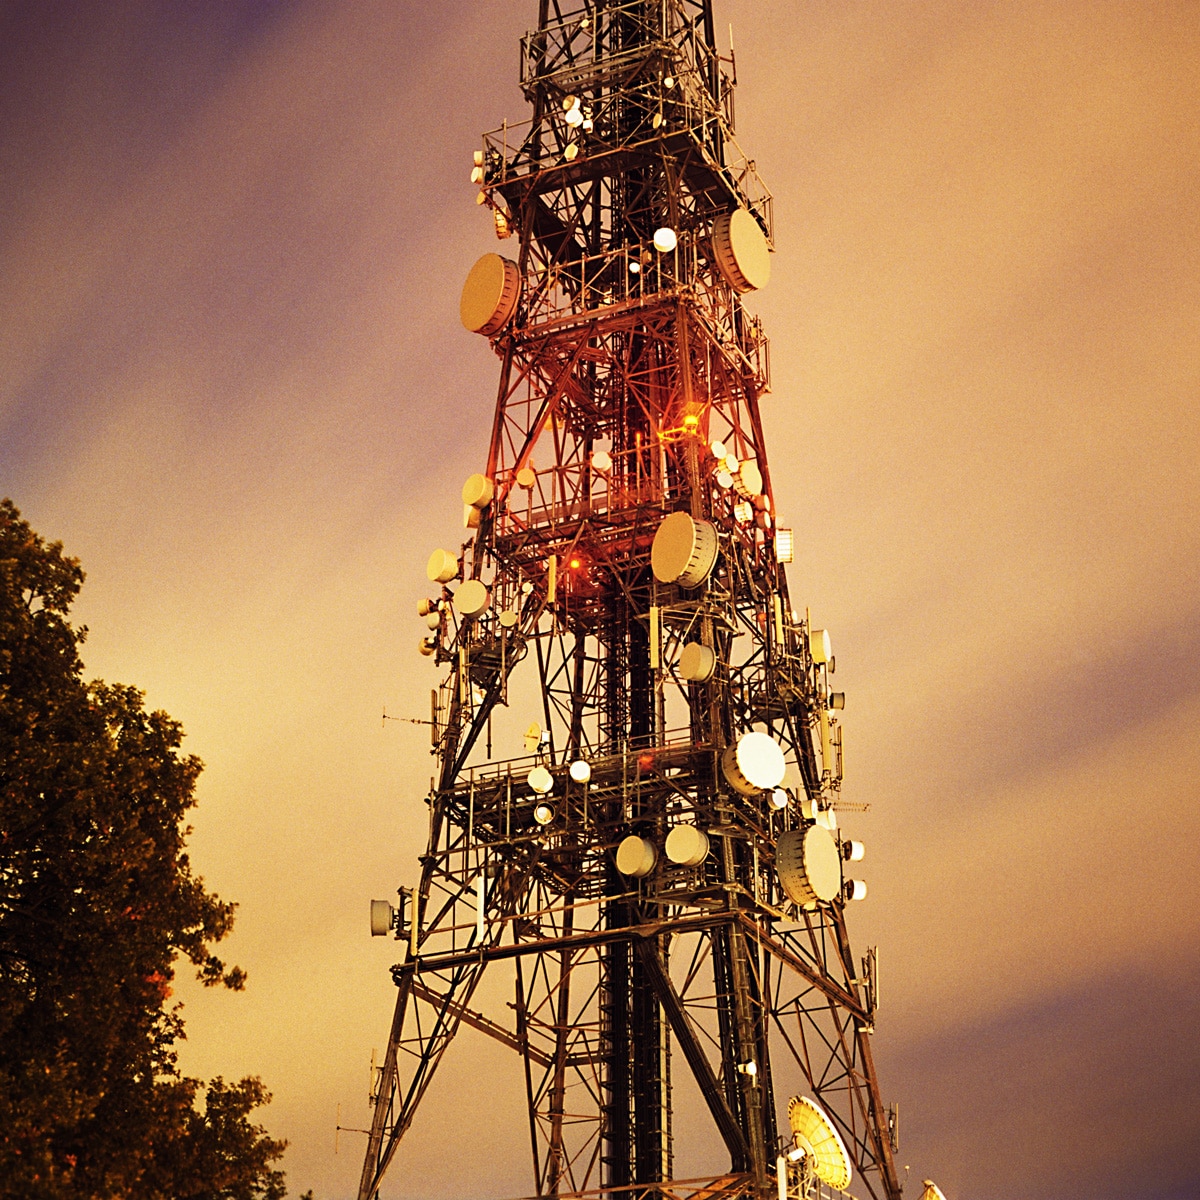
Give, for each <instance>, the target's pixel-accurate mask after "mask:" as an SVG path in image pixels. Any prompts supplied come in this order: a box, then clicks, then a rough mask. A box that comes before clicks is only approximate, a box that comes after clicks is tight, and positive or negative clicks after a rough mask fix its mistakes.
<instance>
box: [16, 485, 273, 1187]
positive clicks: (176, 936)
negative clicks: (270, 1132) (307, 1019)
mask: <svg viewBox="0 0 1200 1200" xmlns="http://www.w3.org/2000/svg"><path fill="white" fill-rule="evenodd" d="M83 577H84V576H83V571H82V570H81V569H80V566H79V563H78V561H76V560H75V559H73V558H69V557H67V556H65V555H64V554H63V550H62V545H61V543H57V542H56V543H46V542H45V541H43V540H42V539H41V538H40V537H39V536H38V535H37V534H36V533H35V532H34V531H33V530H32V529H31V528H30V527H29V525H28V523H27V522H25V521H24V520H22V519H21V516H20V513H19V512H18V511H17V509H16V508H15V507H14V506H13V504H12V503H11V501H8V500H4V501H2V502H0V1196H3V1197H8V1196H13V1197H16V1196H20V1197H23V1198H26V1197H28V1198H31V1200H32V1198H36V1197H45V1198H47V1200H50V1198H57V1197H65V1196H70V1197H73V1198H74V1197H80V1198H91V1197H95V1198H96V1200H101V1198H103V1200H108V1198H110V1197H112V1198H116V1197H121V1198H126V1197H128V1198H130V1200H135V1198H136V1200H141V1198H145V1200H157V1198H158V1197H163V1198H166V1197H172V1198H180V1200H182V1198H184V1197H188V1198H195V1200H217V1198H227V1200H243V1198H245V1200H252V1198H260V1197H264V1198H271V1200H274V1198H276V1197H282V1196H283V1195H284V1189H283V1177H282V1175H281V1173H280V1172H278V1171H274V1170H272V1169H271V1164H272V1163H273V1162H274V1161H275V1160H276V1159H278V1157H279V1156H280V1155H281V1154H282V1152H283V1148H284V1144H283V1143H281V1142H276V1141H272V1140H271V1139H270V1138H268V1137H267V1136H266V1134H265V1131H264V1130H263V1129H262V1128H261V1127H259V1126H255V1125H252V1124H251V1123H250V1121H249V1114H250V1113H251V1111H252V1110H253V1109H254V1108H256V1107H257V1106H258V1105H260V1104H263V1103H266V1102H267V1101H268V1100H269V1099H270V1097H269V1096H268V1095H267V1093H266V1092H265V1090H264V1089H263V1087H262V1084H261V1083H260V1082H259V1081H258V1080H256V1079H244V1080H242V1081H241V1082H240V1083H237V1084H229V1085H227V1084H225V1083H224V1082H223V1081H222V1080H221V1079H219V1078H218V1079H215V1080H213V1081H212V1083H211V1084H209V1085H208V1087H207V1092H206V1096H205V1103H204V1107H203V1111H201V1110H200V1109H199V1108H198V1107H197V1104H196V1102H197V1099H198V1096H199V1094H200V1087H201V1085H200V1083H199V1081H198V1080H194V1079H187V1078H184V1077H182V1076H181V1075H180V1072H179V1070H178V1066H177V1062H176V1054H175V1049H174V1047H175V1043H176V1042H177V1041H178V1039H180V1038H181V1037H182V1036H183V1022H182V1019H181V1016H180V1012H179V1007H180V1006H178V1005H176V1006H174V1007H168V1003H167V1002H168V999H169V997H170V995H171V982H172V979H173V978H174V970H175V962H176V961H177V959H178V958H179V957H181V956H182V957H183V958H186V959H187V960H189V961H190V962H191V963H192V964H193V965H194V967H195V969H196V971H197V975H198V977H199V978H200V979H201V980H203V982H204V983H205V984H206V985H217V984H220V985H224V986H225V987H229V988H234V989H240V988H241V987H242V985H243V983H244V978H245V977H244V975H243V973H242V972H241V971H240V970H239V969H238V968H236V967H233V968H229V967H226V965H225V964H224V963H223V962H222V961H221V960H220V959H219V958H218V957H217V956H216V955H215V954H213V952H212V947H213V945H214V944H216V943H217V942H220V941H221V939H222V938H223V937H224V936H225V935H226V934H227V933H228V932H229V930H230V928H231V927H232V924H233V913H234V905H232V904H228V903H226V902H224V901H222V900H220V899H219V898H218V897H217V896H215V895H213V894H211V893H210V892H208V891H206V890H205V887H204V883H203V880H202V879H200V878H198V877H197V876H196V875H194V874H193V873H192V868H191V864H190V862H189V860H188V855H187V853H186V850H185V841H186V838H187V835H188V834H189V833H190V829H189V828H188V827H186V826H185V825H184V824H183V820H184V816H185V814H186V813H187V811H188V810H189V809H190V808H191V807H192V806H193V805H194V803H195V785H196V779H197V776H198V775H199V773H200V770H201V763H200V761H199V759H197V758H196V757H195V756H193V755H185V754H182V753H181V752H180V744H181V740H182V730H181V728H180V726H179V724H178V723H177V722H176V721H173V720H172V719H171V718H170V717H169V716H167V714H166V713H163V712H146V710H145V708H144V707H143V697H142V694H141V693H140V692H139V691H137V689H136V688H131V687H124V686H120V685H109V684H105V683H102V682H98V681H97V682H92V683H88V682H86V681H85V680H84V678H83V665H82V662H81V661H80V657H79V647H80V644H81V643H82V642H83V640H84V638H85V636H86V634H87V630H86V628H82V627H81V628H78V629H76V628H74V627H72V625H71V624H70V622H69V620H68V613H69V609H70V606H71V603H72V602H73V600H74V599H75V597H76V595H77V594H78V592H79V589H80V586H81V585H82V583H83Z"/></svg>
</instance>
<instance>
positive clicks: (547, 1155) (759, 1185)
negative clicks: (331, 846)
mask: <svg viewBox="0 0 1200 1200" xmlns="http://www.w3.org/2000/svg"><path fill="white" fill-rule="evenodd" d="M732 73H733V72H732V51H731V53H730V55H729V57H728V58H724V57H722V56H720V55H719V54H718V51H717V47H716V39H715V37H714V30H713V14H712V8H711V2H710V0H623V2H618V0H613V2H606V0H594V2H592V3H587V4H578V5H576V6H574V7H570V8H568V7H566V6H564V5H561V4H559V3H557V2H551V0H541V4H540V10H539V16H538V25H537V28H536V29H535V30H533V31H532V32H530V33H528V34H527V35H526V36H525V37H524V39H523V40H522V43H521V85H522V88H523V90H524V93H525V95H526V97H527V99H528V100H529V103H530V104H531V106H532V110H533V111H532V117H531V119H530V120H529V121H527V122H525V123H524V124H521V125H506V126H504V127H503V128H502V129H500V130H497V131H495V132H493V133H489V134H487V135H486V136H485V137H484V139H483V145H482V149H481V150H480V151H479V152H477V153H476V156H475V162H476V170H475V175H474V176H473V178H474V179H475V180H476V182H477V183H478V185H479V195H478V199H479V202H480V204H481V205H486V206H487V208H489V209H490V210H491V212H492V214H493V217H494V220H495V224H496V231H497V233H498V234H499V235H500V236H501V237H502V238H506V239H507V238H509V237H511V238H513V239H514V240H513V241H512V242H509V243H508V244H509V245H514V246H515V247H516V252H515V257H513V256H510V257H508V258H505V259H499V258H497V256H492V258H490V259H488V260H487V262H486V263H484V264H483V266H482V267H481V268H480V270H481V271H482V273H483V275H484V276H487V274H488V271H492V272H494V273H495V275H496V278H498V279H500V280H501V285H500V287H499V290H498V291H497V292H496V304H495V309H494V311H493V312H490V313H489V314H486V315H487V317H488V319H487V321H484V322H478V321H477V322H476V325H475V327H477V328H478V326H479V324H481V323H482V324H483V325H484V326H485V329H484V332H485V333H487V335H488V336H489V337H490V340H491V342H492V345H493V347H494V348H495V350H496V353H497V354H498V355H499V357H500V360H501V364H502V365H501V370H500V383H499V394H498V398H497V402H496V411H495V423H494V427H493V431H492V436H491V444H490V447H489V450H488V457H487V463H486V468H485V469H484V470H483V471H482V472H481V473H480V477H474V480H473V483H471V484H469V487H468V489H466V490H465V491H464V500H467V501H469V503H468V505H467V507H466V520H467V523H468V525H469V526H470V527H471V528H470V531H469V536H468V540H467V541H466V543H465V544H464V545H463V547H462V550H461V553H460V554H458V555H453V554H446V555H443V556H442V562H443V564H445V563H448V564H449V565H448V567H446V569H445V570H441V571H439V569H437V568H438V565H437V564H434V563H432V562H431V566H430V576H431V579H434V577H435V576H438V575H440V576H441V580H440V592H439V593H438V594H437V595H436V596H432V597H431V599H430V601H429V602H428V604H427V605H424V606H423V607H424V608H426V609H427V610H428V612H429V613H431V614H433V616H432V618H431V621H430V623H431V625H433V624H436V628H435V629H433V630H432V632H431V633H430V636H429V637H428V638H427V639H425V640H424V642H423V644H422V649H423V650H424V651H425V652H426V653H427V654H429V655H430V656H431V657H433V658H434V660H435V661H436V662H437V663H440V664H443V665H444V667H445V668H446V675H445V679H444V682H443V683H442V684H441V686H440V687H439V688H438V689H435V691H434V693H433V698H432V710H433V711H432V724H433V742H434V752H435V755H436V760H437V764H438V770H437V774H436V776H435V778H434V780H433V786H432V789H431V791H430V794H429V796H428V797H427V805H428V809H429V841H428V849H427V852H426V854H425V855H424V856H423V857H422V859H421V872H420V880H419V883H418V884H417V885H416V886H415V887H413V888H412V889H401V897H402V902H401V904H400V905H399V906H398V908H397V909H393V910H390V911H391V922H390V925H391V928H393V929H394V930H395V934H396V937H397V938H398V939H399V941H400V943H401V945H402V947H403V951H404V957H403V959H402V961H400V962H399V963H398V964H397V965H396V966H395V967H393V969H392V974H393V977H394V980H395V983H396V986H397V989H398V993H397V1000H396V1008H395V1015H394V1018H393V1021H392V1025H391V1030H390V1036H389V1042H388V1048H387V1052H386V1054H385V1056H384V1059H383V1063H382V1066H381V1067H380V1068H379V1071H378V1074H377V1076H376V1079H375V1083H374V1088H373V1095H372V1101H373V1105H374V1108H373V1119H372V1123H371V1130H370V1134H369V1140H368V1147H367V1153H366V1158H365V1162H364V1166H363V1173H362V1180H361V1185H360V1190H359V1197H360V1200H374V1198H375V1197H376V1196H377V1195H378V1191H379V1187H380V1183H381V1181H382V1180H383V1178H384V1174H385V1172H386V1171H387V1170H388V1168H389V1165H390V1164H391V1163H392V1160H393V1158H394V1156H395V1154H396V1150H397V1147H398V1146H399V1144H400V1142H401V1140H402V1138H403V1137H404V1135H405V1133H406V1132H407V1131H408V1130H409V1128H410V1126H411V1124H412V1122H413V1118H414V1116H415V1114H416V1112H417V1109H418V1107H419V1105H420V1103H421V1100H422V1098H423V1097H424V1096H425V1094H426V1092H427V1089H428V1088H429V1086H430V1084H431V1081H432V1080H433V1078H434V1075H435V1072H436V1070H437V1067H438V1065H439V1063H440V1062H441V1061H442V1059H443V1056H444V1054H445V1053H446V1051H447V1048H448V1047H449V1045H450V1044H451V1042H452V1041H453V1040H454V1038H455V1036H456V1035H457V1034H458V1033H459V1032H460V1030H462V1029H463V1028H464V1027H466V1028H470V1029H473V1030H475V1031H478V1032H480V1033H483V1034H486V1035H488V1036H490V1037H492V1038H495V1039H496V1040H497V1041H499V1042H500V1043H502V1044H503V1045H505V1046H507V1047H509V1048H511V1050H512V1051H513V1052H514V1067H515V1069H517V1070H520V1071H521V1072H523V1079H524V1086H525V1092H526V1097H527V1101H528V1136H529V1144H530V1152H531V1156H532V1166H533V1185H534V1186H533V1189H532V1190H533V1192H534V1193H536V1195H537V1196H539V1197H540V1196H546V1197H562V1196H580V1197H582V1196H587V1195H596V1196H604V1197H612V1198H618V1197H623V1196H626V1195H636V1196H649V1195H656V1196H662V1197H671V1198H676V1197H678V1200H701V1198H707V1197H723V1198H728V1197H736V1196H743V1195H744V1196H747V1197H751V1196H753V1197H764V1196H767V1195H778V1194H782V1193H781V1187H782V1192H786V1194H787V1195H790V1196H793V1197H795V1196H800V1195H803V1194H811V1193H812V1190H813V1187H814V1186H816V1187H817V1188H818V1189H819V1188H820V1184H819V1181H818V1182H816V1183H815V1184H814V1180H813V1177H812V1175H811V1173H806V1171H805V1169H804V1160H802V1161H801V1162H800V1163H799V1165H792V1164H791V1162H790V1161H789V1160H787V1159H786V1157H781V1153H782V1154H784V1155H786V1150H787V1149H788V1147H789V1146H790V1145H791V1142H790V1140H789V1134H790V1131H789V1130H786V1129H785V1130H781V1123H782V1124H784V1125H786V1118H785V1119H784V1120H783V1121H782V1122H781V1118H780V1115H779V1112H780V1110H779V1108H778V1105H779V1104H780V1103H783V1104H786V1098H787V1095H789V1094H791V1093H792V1092H805V1093H808V1094H810V1095H811V1096H812V1097H814V1098H815V1099H817V1100H818V1101H819V1103H820V1105H821V1106H823V1108H824V1110H825V1112H826V1113H827V1114H828V1115H829V1117H830V1119H831V1120H832V1122H833V1124H834V1125H835V1126H836V1128H837V1129H838V1131H839V1133H840V1135H841V1137H842V1139H843V1141H844V1143H845V1146H846V1148H847V1150H848V1153H849V1158H850V1161H851V1162H852V1164H853V1167H854V1170H855V1171H856V1172H857V1184H858V1186H859V1187H861V1189H863V1190H864V1191H865V1192H866V1193H867V1194H869V1195H870V1196H872V1197H886V1198H888V1200H897V1198H898V1197H899V1195H900V1184H899V1181H898V1177H897V1173H896V1168H895V1163H894V1152H895V1138H896V1127H895V1126H896V1122H895V1112H894V1110H890V1111H889V1110H885V1109H884V1107H883V1104H882V1100H881V1097H880V1091H879V1086H878V1082H877V1079H876V1074H875V1069H874V1064H873V1059H872V1052H871V1032H872V1029H873V1022H874V1016H875V1008H876V999H877V997H876V990H877V976H876V971H875V956H874V952H873V951H872V952H870V953H868V954H867V955H866V956H865V957H864V958H863V959H862V960H861V965H856V963H855V960H854V957H853V955H852V953H851V948H850V942H849V938H848V935H847V930H846V922H845V906H846V903H847V898H848V895H849V894H850V893H851V892H852V891H853V887H854V885H853V884H848V885H847V886H846V887H845V888H843V886H842V881H841V877H840V874H839V876H838V884H837V888H836V894H834V895H832V896H830V895H828V893H823V895H822V896H821V897H819V898H815V899H814V898H811V897H810V898H807V899H805V898H804V897H802V898H801V900H800V901H797V900H796V899H795V897H794V896H793V895H789V892H788V889H787V888H786V887H785V886H784V883H783V881H781V875H780V869H781V868H780V866H779V865H778V864H777V862H776V850H777V846H779V845H781V844H782V843H781V839H786V838H787V837H791V838H792V839H793V842H794V841H795V839H796V838H801V839H802V838H803V836H804V835H805V834H806V832H807V831H808V830H809V829H811V828H825V829H833V828H834V827H835V825H836V818H835V817H834V816H833V813H834V812H835V811H836V808H837V806H838V802H839V797H840V784H841V776H842V767H841V763H842V754H841V728H840V725H839V722H838V717H837V711H836V710H837V708H839V707H840V705H841V702H842V701H841V697H840V696H839V695H838V694H836V693H834V692H832V691H831V687H830V678H829V677H830V675H831V673H832V671H833V668H834V663H833V661H832V658H831V656H830V655H829V653H828V651H829V646H828V640H827V635H825V634H824V632H823V631H820V630H813V629H812V628H810V625H809V622H808V619H807V617H806V616H805V615H802V614H801V613H799V612H796V611H794V610H793V608H792V603H791V600H790V598H789V592H788V583H787V579H786V576H785V572H784V566H783V562H784V561H786V560H788V559H790V554H789V553H788V552H787V549H786V542H787V539H788V537H789V536H790V535H789V534H788V533H787V531H781V530H778V529H777V528H776V527H775V524H774V518H775V507H774V500H773V494H772V489H771V481H770V473H769V470H768V462H767V448H766V445H765V443H764V439H763V429H762V422H761V419H760V410H759V405H760V399H761V397H762V396H763V394H764V393H765V392H766V391H767V389H768V386H769V361H768V347H767V341H766V338H765V336H764V334H763V331H762V328H761V325H760V323H759V321H758V320H757V319H756V318H755V317H754V316H753V315H752V314H751V313H750V312H748V311H747V309H746V308H745V307H744V305H743V299H744V297H745V295H746V294H747V293H748V292H750V291H752V290H753V289H754V286H755V285H758V284H761V283H762V282H764V281H765V274H764V271H763V263H764V262H768V263H769V260H767V259H766V251H767V250H768V249H769V247H770V238H771V234H772V211H771V197H770V194H769V192H768V191H767V189H766V187H765V186H764V185H763V184H762V182H761V180H760V179H759V177H758V175H757V173H756V171H755V167H754V163H753V162H751V161H749V160H747V159H746V158H745V157H744V156H743V155H742V153H741V151H740V150H739V149H738V147H737V143H736V141H735V140H734V109H733V79H732V78H731V75H732ZM748 222H749V223H748ZM735 224H736V226H737V229H736V230H735V231H734V233H732V234H731V232H730V230H731V227H732V226H734V225H735ZM739 231H740V232H739ZM739 238H740V241H739ZM481 262H483V260H481ZM477 291H478V289H477ZM484 291H485V293H486V287H485V288H484ZM476 300H478V296H476ZM466 307H467V306H466V304H464V320H466V319H467V315H466ZM676 513H683V514H687V517H688V518H689V519H690V521H689V522H682V521H681V519H680V518H676V525H675V533H676V534H678V533H679V531H680V527H681V526H682V530H683V535H684V541H685V542H686V541H687V537H688V536H690V537H691V539H692V541H691V543H689V544H688V545H685V546H684V551H685V556H686V554H687V552H688V551H689V545H690V547H691V550H693V551H694V553H691V554H690V557H689V558H688V562H687V563H686V564H685V565H684V569H683V570H682V571H679V570H678V569H677V567H674V568H673V567H671V564H670V563H667V565H666V566H663V565H662V563H660V562H659V561H658V559H657V558H656V555H657V554H658V553H659V551H658V550H657V549H656V547H658V546H659V542H662V541H663V539H661V538H660V539H659V541H656V536H657V535H658V531H659V530H660V528H661V527H663V523H664V521H665V519H666V518H667V517H668V516H671V515H672V514H676ZM664 537H665V535H664ZM667 540H668V541H669V539H667ZM677 540H678V539H677ZM664 544H665V543H664ZM670 550H671V546H666V549H665V550H664V551H663V553H664V556H665V557H666V558H670V553H669V551H670ZM693 559H697V560H698V561H692V560H693ZM673 572H674V576H673ZM467 596H470V597H471V600H470V602H469V603H468V602H467V601H466V600H465V599H464V597H467ZM523 674H524V678H525V679H526V680H527V681H529V682H531V683H532V684H533V685H535V686H533V687H530V686H528V685H527V687H526V690H527V692H528V695H529V696H530V697H533V701H532V702H533V703H536V704H537V705H538V712H537V716H538V723H537V727H535V728H534V729H532V730H531V731H530V736H529V738H528V739H527V749H528V751H529V753H528V754H526V755H525V756H523V757H520V758H514V759H508V760H503V761H499V760H494V759H492V757H491V746H490V742H491V720H492V717H493V714H494V713H495V711H496V709H497V707H498V706H504V705H507V704H509V703H510V700H511V701H513V703H514V704H515V703H516V697H517V694H518V691H519V689H520V686H521V683H520V681H521V678H522V675H523ZM510 687H511V692H512V694H511V695H510ZM751 733H756V734H757V735H759V737H760V738H761V737H762V736H763V735H764V734H765V735H767V736H769V738H770V739H771V741H772V742H773V743H774V744H775V745H776V746H778V747H779V749H780V750H781V751H782V752H783V756H786V762H787V767H788V776H787V778H786V779H783V780H780V781H779V786H775V787H764V786H759V785H758V784H755V783H754V782H753V781H750V782H749V783H748V782H747V780H746V779H745V778H743V777H741V776H740V775H739V773H738V762H739V761H740V760H739V759H738V754H739V746H740V745H742V744H745V745H751V743H744V739H745V738H746V736H747V735H748V734H751ZM539 769H540V770H539ZM759 782H760V783H761V781H759ZM681 828H682V829H684V832H683V833H675V845H676V850H675V851H671V849H670V847H668V846H667V839H668V836H669V835H671V834H672V833H673V832H674V831H676V830H678V829H681ZM835 838H836V843H835V844H836V845H837V847H838V849H839V851H842V850H845V851H846V853H845V854H842V855H839V861H838V870H839V871H840V869H841V862H842V860H843V859H844V858H845V859H848V858H849V857H850V854H849V847H850V845H851V844H850V843H844V842H843V841H842V839H841V836H840V834H834V833H831V835H830V840H833V839H835ZM631 839H632V841H631ZM681 839H682V840H683V841H686V842H687V847H690V849H688V848H686V847H685V850H686V852H685V853H683V854H681V853H679V851H678V846H679V845H680V844H682V842H681ZM623 846H624V849H622V847H623ZM630 846H632V847H633V848H632V849H630ZM619 850H620V851H621V855H618V851H619ZM622 855H623V856H624V857H622ZM639 855H640V857H639ZM818 890H819V889H818ZM497 964H502V965H497ZM488 971H490V972H491V973H492V974H493V975H494V974H495V973H497V972H499V971H504V972H507V973H509V978H510V980H511V986H512V988H513V993H512V995H513V1001H512V1002H511V1003H510V1004H506V1005H504V1006H503V1007H502V1010H501V1012H499V1013H497V1014H493V1015H488V1014H487V1013H486V1012H485V1011H483V1009H484V1007H486V1005H485V1004H484V1003H482V1002H481V1000H480V999H478V997H483V996H484V995H485V991H486V989H485V990H480V983H481V980H482V979H483V977H484V974H485V972H488ZM680 1057H682V1060H683V1062H682V1067H683V1069H684V1070H685V1071H686V1072H688V1073H689V1074H690V1076H691V1078H692V1079H693V1080H694V1082H695V1085H696V1088H697V1089H698V1091H699V1093H700V1096H701V1097H702V1098H703V1102H704V1106H705V1108H706V1109H707V1111H708V1114H709V1116H710V1117H711V1120H712V1122H713V1126H714V1128H715V1130H716V1133H717V1135H718V1136H719V1137H720V1139H721V1140H722V1141H723V1143H724V1147H725V1153H726V1155H727V1157H728V1160H729V1167H728V1170H727V1171H725V1172H724V1173H722V1174H719V1175H717V1176H715V1177H707V1178H704V1179H685V1180H677V1179H675V1178H674V1161H673V1159H674V1145H673V1129H672V1120H673V1116H674V1106H673V1103H672V1074H673V1072H674V1073H676V1074H678V1072H679V1070H680V1063H679V1061H678V1060H679V1058H680ZM782 1172H786V1177H785V1178H783V1180H782V1184H781V1180H780V1173H782Z"/></svg>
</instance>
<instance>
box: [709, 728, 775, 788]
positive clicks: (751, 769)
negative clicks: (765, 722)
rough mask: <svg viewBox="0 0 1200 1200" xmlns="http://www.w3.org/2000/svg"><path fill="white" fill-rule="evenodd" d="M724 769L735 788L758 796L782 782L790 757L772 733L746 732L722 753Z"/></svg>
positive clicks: (726, 776) (722, 766)
mask: <svg viewBox="0 0 1200 1200" xmlns="http://www.w3.org/2000/svg"><path fill="white" fill-rule="evenodd" d="M721 770H722V771H723V772H724V774H725V778H726V779H727V780H729V783H730V785H731V786H732V787H733V789H734V790H735V791H738V792H740V793H741V794H742V795H743V796H757V795H758V794H759V793H760V792H769V791H772V790H773V789H774V788H777V787H778V786H779V785H780V784H781V783H782V782H783V777H784V775H786V774H787V761H786V759H785V758H784V756H783V748H782V747H781V746H780V745H779V743H778V742H777V741H776V740H775V739H774V738H773V737H771V735H770V734H769V733H758V732H754V733H743V734H742V736H741V737H740V738H738V740H737V742H736V744H735V745H732V746H727V747H726V749H725V751H724V753H723V754H722V755H721Z"/></svg>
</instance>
